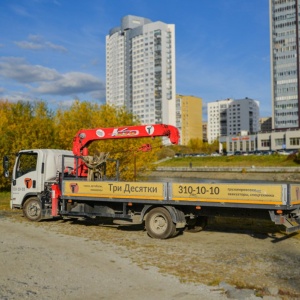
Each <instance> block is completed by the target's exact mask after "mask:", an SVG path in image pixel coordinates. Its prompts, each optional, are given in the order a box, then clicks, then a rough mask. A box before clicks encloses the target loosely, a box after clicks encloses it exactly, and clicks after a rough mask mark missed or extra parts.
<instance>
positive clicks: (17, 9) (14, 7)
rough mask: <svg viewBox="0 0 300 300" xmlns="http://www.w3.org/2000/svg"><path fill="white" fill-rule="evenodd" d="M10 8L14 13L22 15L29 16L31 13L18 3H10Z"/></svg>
mask: <svg viewBox="0 0 300 300" xmlns="http://www.w3.org/2000/svg"><path fill="white" fill-rule="evenodd" d="M11 9H12V10H13V11H14V13H15V14H17V15H19V16H22V17H30V16H31V15H30V14H29V13H28V11H27V10H26V9H25V8H24V7H23V6H20V5H11Z"/></svg>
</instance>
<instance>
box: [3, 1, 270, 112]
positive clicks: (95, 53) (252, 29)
mask: <svg viewBox="0 0 300 300" xmlns="http://www.w3.org/2000/svg"><path fill="white" fill-rule="evenodd" d="M268 2H269V1H268V0H251V1H249V0H226V1H224V0H185V1H184V0H86V1H84V0H1V1H0V28H1V29H0V99H7V100H9V101H18V100H25V101H36V100H43V101H45V102H47V103H48V107H53V108H54V109H55V108H56V107H58V106H61V105H66V106H68V105H71V104H72V102H73V101H74V99H79V100H81V101H91V102H94V103H99V104H102V103H105V37H106V35H107V34H108V33H109V30H110V29H111V28H113V27H116V26H120V23H121V19H122V17H124V16H126V15H135V16H140V17H145V18H148V19H150V20H152V21H153V22H155V21H161V22H164V23H167V24H175V51H176V93H177V94H182V95H193V96H197V97H201V98H202V99H203V103H204V104H206V103H208V102H213V101H216V100H222V99H227V98H233V99H242V98H245V97H248V98H252V99H255V100H258V101H259V102H260V115H261V116H262V117H266V116H271V107H272V105H271V82H270V78H271V77H270V46H269V45H270V41H269V7H268Z"/></svg>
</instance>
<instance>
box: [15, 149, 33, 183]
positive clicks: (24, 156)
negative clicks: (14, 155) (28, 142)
mask: <svg viewBox="0 0 300 300" xmlns="http://www.w3.org/2000/svg"><path fill="white" fill-rule="evenodd" d="M36 163H37V153H21V154H20V155H19V157H18V163H17V168H16V178H18V177H20V176H22V175H24V174H26V173H28V172H32V171H35V170H36Z"/></svg>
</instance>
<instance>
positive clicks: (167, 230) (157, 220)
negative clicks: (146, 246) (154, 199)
mask: <svg viewBox="0 0 300 300" xmlns="http://www.w3.org/2000/svg"><path fill="white" fill-rule="evenodd" d="M145 226H146V230H147V233H148V235H149V236H151V237H152V238H155V239H167V238H169V237H172V236H174V235H175V233H176V225H175V224H174V223H173V221H172V218H171V215H170V213H169V212H168V210H167V209H165V208H164V207H156V208H153V209H152V210H151V211H150V212H149V213H148V215H147V218H146V222H145Z"/></svg>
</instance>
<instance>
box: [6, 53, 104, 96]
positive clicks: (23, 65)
mask: <svg viewBox="0 0 300 300" xmlns="http://www.w3.org/2000/svg"><path fill="white" fill-rule="evenodd" d="M0 77H2V78H3V79H4V80H7V79H8V80H13V81H16V82H18V83H21V84H23V89H24V88H25V90H26V92H27V93H29V94H33V95H35V97H38V96H41V95H58V96H70V97H72V98H74V97H77V95H78V94H89V96H90V97H91V98H93V99H97V100H100V101H103V99H104V97H105V82H104V81H102V80H100V79H98V78H97V77H95V76H93V75H91V74H87V73H82V72H68V73H64V74H61V73H59V72H58V71H56V70H55V69H50V68H47V67H43V66H39V65H31V64H29V63H28V62H27V61H26V60H25V59H23V58H19V57H3V58H0ZM0 92H1V90H0Z"/></svg>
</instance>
